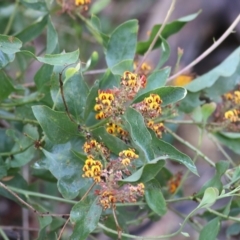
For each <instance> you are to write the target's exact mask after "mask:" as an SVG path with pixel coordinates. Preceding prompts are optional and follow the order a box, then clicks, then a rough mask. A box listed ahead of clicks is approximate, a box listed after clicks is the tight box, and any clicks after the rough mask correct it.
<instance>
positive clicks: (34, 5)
mask: <svg viewBox="0 0 240 240" xmlns="http://www.w3.org/2000/svg"><path fill="white" fill-rule="evenodd" d="M20 2H21V4H23V5H24V6H25V7H27V8H31V9H34V10H37V11H41V12H47V11H48V9H47V5H46V2H45V1H42V0H20Z"/></svg>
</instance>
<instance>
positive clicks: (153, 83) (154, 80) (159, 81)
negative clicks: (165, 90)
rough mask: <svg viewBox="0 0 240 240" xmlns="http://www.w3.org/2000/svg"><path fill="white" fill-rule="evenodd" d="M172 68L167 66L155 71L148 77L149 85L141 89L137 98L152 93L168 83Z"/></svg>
mask: <svg viewBox="0 0 240 240" xmlns="http://www.w3.org/2000/svg"><path fill="white" fill-rule="evenodd" d="M170 70H171V69H170V68H169V67H166V68H163V69H161V70H157V71H154V72H153V73H152V74H151V75H150V76H149V77H148V79H147V86H146V88H144V89H141V90H140V91H139V92H138V94H137V96H136V98H138V97H139V96H141V95H142V94H144V93H148V94H149V93H150V92H151V91H154V90H156V89H158V88H160V87H163V86H164V85H165V84H166V81H167V78H168V77H169V74H170Z"/></svg>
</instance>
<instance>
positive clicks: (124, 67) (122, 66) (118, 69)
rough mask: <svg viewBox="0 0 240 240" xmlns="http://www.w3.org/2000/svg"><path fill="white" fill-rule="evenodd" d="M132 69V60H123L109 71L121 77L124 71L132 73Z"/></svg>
mask: <svg viewBox="0 0 240 240" xmlns="http://www.w3.org/2000/svg"><path fill="white" fill-rule="evenodd" d="M132 69H133V60H123V61H121V62H119V63H118V64H116V65H114V66H113V67H112V69H111V71H112V73H113V74H114V75H121V76H122V75H123V73H124V72H125V71H132Z"/></svg>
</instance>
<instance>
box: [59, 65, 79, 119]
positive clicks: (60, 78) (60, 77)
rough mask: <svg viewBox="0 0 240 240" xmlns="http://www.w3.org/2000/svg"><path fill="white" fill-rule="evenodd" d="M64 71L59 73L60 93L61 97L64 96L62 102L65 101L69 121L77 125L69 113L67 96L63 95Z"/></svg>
mask: <svg viewBox="0 0 240 240" xmlns="http://www.w3.org/2000/svg"><path fill="white" fill-rule="evenodd" d="M64 69H65V68H64ZM64 69H63V71H64ZM63 71H62V72H61V73H59V84H60V92H61V96H62V100H63V104H64V107H65V110H66V113H67V115H68V117H69V119H70V120H71V121H72V122H74V123H76V122H75V121H74V119H73V118H72V116H71V114H70V112H69V109H68V106H67V103H66V100H65V96H64V93H63V81H62V73H63Z"/></svg>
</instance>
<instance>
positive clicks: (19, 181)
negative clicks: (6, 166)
mask: <svg viewBox="0 0 240 240" xmlns="http://www.w3.org/2000/svg"><path fill="white" fill-rule="evenodd" d="M3 183H4V184H5V185H7V186H10V187H14V188H17V189H22V190H27V189H28V184H27V182H26V180H25V179H24V178H23V177H22V176H21V175H20V174H19V173H17V174H16V175H14V176H13V178H11V179H10V180H8V181H3ZM0 196H4V197H6V198H9V199H11V200H13V201H14V202H17V203H18V204H19V205H20V206H22V203H20V202H19V200H18V199H17V198H16V197H14V196H13V195H12V194H11V193H9V192H8V191H6V190H5V189H3V188H2V187H0ZM18 196H19V197H20V198H21V199H23V200H24V201H26V196H25V195H22V194H18Z"/></svg>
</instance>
